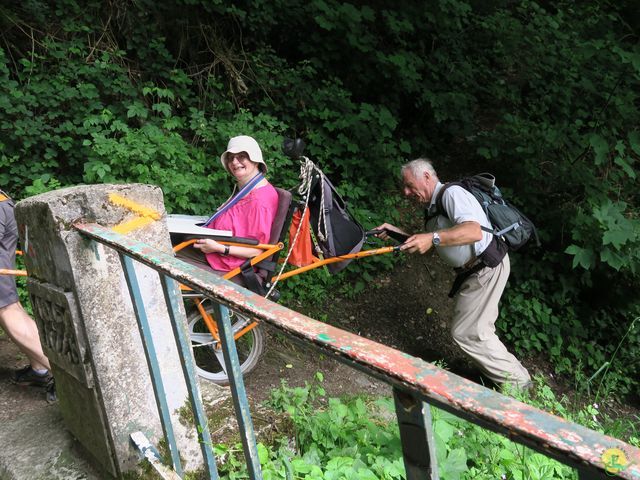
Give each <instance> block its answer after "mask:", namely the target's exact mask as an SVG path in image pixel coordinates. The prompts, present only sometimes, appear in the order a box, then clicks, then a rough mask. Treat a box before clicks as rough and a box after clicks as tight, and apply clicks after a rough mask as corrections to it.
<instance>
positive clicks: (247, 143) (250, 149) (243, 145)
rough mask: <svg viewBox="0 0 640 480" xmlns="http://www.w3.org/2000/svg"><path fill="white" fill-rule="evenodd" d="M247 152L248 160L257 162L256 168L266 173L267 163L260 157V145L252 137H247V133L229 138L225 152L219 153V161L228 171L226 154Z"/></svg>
mask: <svg viewBox="0 0 640 480" xmlns="http://www.w3.org/2000/svg"><path fill="white" fill-rule="evenodd" d="M240 152H247V155H249V160H251V161H252V162H254V163H259V164H260V165H258V168H259V169H260V171H261V172H262V173H266V171H267V164H266V163H264V160H263V159H262V151H261V150H260V146H259V145H258V142H256V141H255V139H254V138H253V137H249V136H247V135H240V136H239V137H233V138H231V139H230V140H229V143H228V144H227V149H226V150H225V152H224V153H223V154H222V155H220V161H221V162H222V166H223V167H224V168H225V169H226V170H227V171H229V167H228V166H227V162H226V156H227V153H240Z"/></svg>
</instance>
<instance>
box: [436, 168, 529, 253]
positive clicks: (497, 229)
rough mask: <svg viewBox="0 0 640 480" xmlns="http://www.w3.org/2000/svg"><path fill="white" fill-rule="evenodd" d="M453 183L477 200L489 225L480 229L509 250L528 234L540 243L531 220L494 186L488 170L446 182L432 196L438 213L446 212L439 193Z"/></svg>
mask: <svg viewBox="0 0 640 480" xmlns="http://www.w3.org/2000/svg"><path fill="white" fill-rule="evenodd" d="M454 185H458V186H461V187H462V188H464V189H465V190H467V191H469V192H471V194H472V195H473V196H474V197H475V198H476V200H478V203H480V205H481V206H482V209H483V210H484V213H485V214H486V215H487V218H488V219H489V222H491V226H492V227H493V229H489V228H486V227H482V230H484V231H485V232H489V233H491V234H493V235H494V236H495V237H496V238H498V239H500V240H502V241H503V242H504V243H505V244H506V246H507V247H509V250H513V251H515V250H519V249H520V248H522V247H523V246H524V245H525V244H526V243H527V242H528V241H529V239H530V238H531V237H532V236H533V237H535V239H536V245H538V246H539V245H540V240H539V238H538V231H537V230H536V227H535V225H534V224H533V222H532V221H531V220H529V219H528V218H527V217H526V216H525V215H524V214H523V213H522V212H521V211H520V210H518V209H517V208H516V207H514V206H513V205H512V204H511V203H510V202H509V201H507V200H506V199H505V198H504V197H503V196H502V193H501V192H500V189H499V188H498V187H496V185H495V177H494V176H493V175H491V174H490V173H479V174H478V175H474V176H472V177H465V178H462V179H460V180H458V181H457V182H449V183H446V184H445V185H444V186H443V187H442V188H441V189H440V192H438V196H437V198H436V211H437V212H438V213H439V214H442V215H446V213H445V210H444V208H443V206H442V195H443V194H444V192H445V191H446V189H447V188H449V187H452V186H454Z"/></svg>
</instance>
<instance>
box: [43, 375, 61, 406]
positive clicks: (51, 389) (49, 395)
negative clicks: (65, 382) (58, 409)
mask: <svg viewBox="0 0 640 480" xmlns="http://www.w3.org/2000/svg"><path fill="white" fill-rule="evenodd" d="M45 393H46V400H47V403H56V402H57V401H58V395H57V394H56V381H55V379H54V378H52V379H51V380H50V381H49V383H48V384H47V386H46V387H45Z"/></svg>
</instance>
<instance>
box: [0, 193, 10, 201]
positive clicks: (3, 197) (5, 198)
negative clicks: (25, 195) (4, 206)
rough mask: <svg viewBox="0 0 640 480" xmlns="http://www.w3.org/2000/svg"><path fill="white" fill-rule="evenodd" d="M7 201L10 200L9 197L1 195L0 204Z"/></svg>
mask: <svg viewBox="0 0 640 480" xmlns="http://www.w3.org/2000/svg"><path fill="white" fill-rule="evenodd" d="M5 200H9V197H7V196H6V195H5V194H4V193H0V202H4V201H5Z"/></svg>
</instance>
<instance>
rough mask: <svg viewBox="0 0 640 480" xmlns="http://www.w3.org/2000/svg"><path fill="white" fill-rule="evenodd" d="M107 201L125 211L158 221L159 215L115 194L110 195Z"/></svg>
mask: <svg viewBox="0 0 640 480" xmlns="http://www.w3.org/2000/svg"><path fill="white" fill-rule="evenodd" d="M109 201H110V202H111V203H113V204H115V205H120V206H122V207H124V208H126V209H127V210H130V211H132V212H134V213H137V214H138V215H142V216H143V217H148V218H151V219H153V220H160V214H159V213H158V212H156V211H155V210H153V209H152V208H149V207H145V206H144V205H140V204H139V203H137V202H134V201H133V200H129V199H128V198H124V197H123V196H121V195H118V194H117V193H110V194H109Z"/></svg>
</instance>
